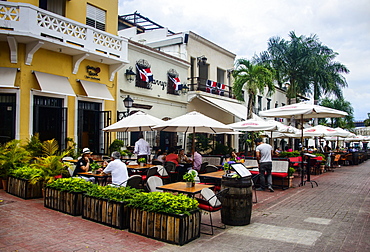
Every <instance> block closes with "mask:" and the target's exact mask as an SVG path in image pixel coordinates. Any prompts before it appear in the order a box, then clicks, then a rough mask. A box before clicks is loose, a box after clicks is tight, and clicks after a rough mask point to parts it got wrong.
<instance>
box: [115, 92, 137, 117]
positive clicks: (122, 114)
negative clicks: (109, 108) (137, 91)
mask: <svg viewBox="0 0 370 252" xmlns="http://www.w3.org/2000/svg"><path fill="white" fill-rule="evenodd" d="M133 103H134V100H133V99H132V98H131V97H130V96H129V95H127V97H126V98H125V99H123V105H124V106H125V108H127V111H126V112H121V111H118V112H117V113H118V115H117V118H118V121H119V120H121V119H123V118H124V117H127V116H129V114H130V108H132V104H133Z"/></svg>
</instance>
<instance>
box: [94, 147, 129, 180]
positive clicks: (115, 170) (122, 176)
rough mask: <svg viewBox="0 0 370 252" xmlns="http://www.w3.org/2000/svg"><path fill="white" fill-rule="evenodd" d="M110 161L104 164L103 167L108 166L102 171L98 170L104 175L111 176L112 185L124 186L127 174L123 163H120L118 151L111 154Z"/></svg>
mask: <svg viewBox="0 0 370 252" xmlns="http://www.w3.org/2000/svg"><path fill="white" fill-rule="evenodd" d="M111 159H112V161H111V162H109V164H108V163H107V162H104V165H108V166H107V167H106V168H105V169H104V170H103V169H102V168H100V169H99V170H100V171H103V173H105V174H112V185H121V186H126V182H127V179H128V172H127V167H126V165H125V163H123V162H122V161H121V154H120V153H119V152H118V151H114V152H112V155H111Z"/></svg>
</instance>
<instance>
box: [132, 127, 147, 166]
mask: <svg viewBox="0 0 370 252" xmlns="http://www.w3.org/2000/svg"><path fill="white" fill-rule="evenodd" d="M134 153H135V154H136V155H137V159H138V160H139V158H145V161H146V162H148V160H149V157H150V146H149V143H148V142H147V141H145V139H144V137H143V133H142V132H140V134H139V139H138V140H137V141H136V143H135V149H134Z"/></svg>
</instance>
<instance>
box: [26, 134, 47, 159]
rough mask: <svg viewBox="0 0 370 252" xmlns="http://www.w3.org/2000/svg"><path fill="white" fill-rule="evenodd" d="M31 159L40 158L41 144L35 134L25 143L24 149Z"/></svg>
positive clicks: (37, 135)
mask: <svg viewBox="0 0 370 252" xmlns="http://www.w3.org/2000/svg"><path fill="white" fill-rule="evenodd" d="M24 148H25V149H26V150H27V151H28V152H29V153H30V155H31V156H32V157H41V156H42V150H43V148H42V143H41V141H40V138H39V134H38V133H35V135H32V136H31V138H30V139H29V140H28V141H27V144H26V145H25V147H24Z"/></svg>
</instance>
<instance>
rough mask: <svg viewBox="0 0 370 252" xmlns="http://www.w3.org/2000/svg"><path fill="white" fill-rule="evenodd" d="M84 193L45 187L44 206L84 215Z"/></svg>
mask: <svg viewBox="0 0 370 252" xmlns="http://www.w3.org/2000/svg"><path fill="white" fill-rule="evenodd" d="M82 197H83V194H82V193H73V192H62V191H60V190H57V189H53V188H45V197H44V206H45V207H47V208H50V209H53V210H57V211H60V212H63V213H66V214H70V215H73V216H78V215H82Z"/></svg>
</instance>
